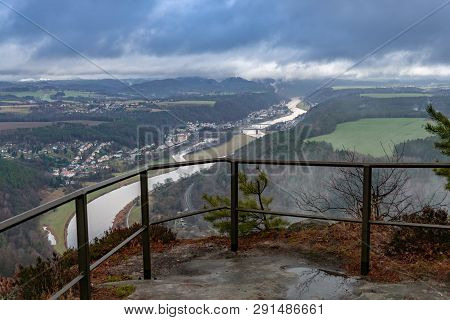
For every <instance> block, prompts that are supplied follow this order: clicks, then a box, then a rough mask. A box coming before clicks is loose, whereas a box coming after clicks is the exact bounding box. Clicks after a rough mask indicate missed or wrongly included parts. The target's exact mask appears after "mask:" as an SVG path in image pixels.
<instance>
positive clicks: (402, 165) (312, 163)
mask: <svg viewBox="0 0 450 320" xmlns="http://www.w3.org/2000/svg"><path fill="white" fill-rule="evenodd" d="M229 161H230V162H233V161H234V162H238V163H241V164H259V165H280V166H305V167H339V168H346V167H347V168H348V167H350V168H363V167H371V168H405V169H407V168H417V169H420V168H430V169H436V168H450V163H442V162H431V163H410V162H398V163H397V162H396V163H392V162H384V163H382V162H377V163H376V162H374V163H370V162H338V161H291V160H275V159H274V160H262V159H253V160H247V159H229Z"/></svg>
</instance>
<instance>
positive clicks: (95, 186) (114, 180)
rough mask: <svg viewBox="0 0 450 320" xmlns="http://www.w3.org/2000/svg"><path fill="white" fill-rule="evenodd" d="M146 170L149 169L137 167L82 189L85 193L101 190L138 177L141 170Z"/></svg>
mask: <svg viewBox="0 0 450 320" xmlns="http://www.w3.org/2000/svg"><path fill="white" fill-rule="evenodd" d="M144 171H147V169H146V168H137V169H134V170H131V171H128V172H126V173H124V174H121V175H119V176H117V177H112V178H110V179H107V180H105V181H102V182H99V183H96V184H93V185H91V186H89V187H86V188H83V189H81V190H83V191H84V193H85V194H88V193H92V192H94V191H97V190H100V189H103V188H106V187H109V186H112V185H113V184H116V183H119V182H122V181H125V180H128V179H130V178H133V177H136V176H138V175H139V174H140V173H141V172H144Z"/></svg>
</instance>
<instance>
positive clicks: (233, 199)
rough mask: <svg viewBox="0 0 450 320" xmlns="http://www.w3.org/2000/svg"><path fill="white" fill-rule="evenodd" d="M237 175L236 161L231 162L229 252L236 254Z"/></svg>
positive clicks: (237, 166)
mask: <svg viewBox="0 0 450 320" xmlns="http://www.w3.org/2000/svg"><path fill="white" fill-rule="evenodd" d="M238 174H239V163H238V162H237V161H234V160H233V161H232V162H231V229H230V238H231V251H234V252H236V251H237V250H238V210H237V209H238V203H239V200H238V191H239V184H238Z"/></svg>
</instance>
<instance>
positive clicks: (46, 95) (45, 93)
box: [0, 90, 96, 101]
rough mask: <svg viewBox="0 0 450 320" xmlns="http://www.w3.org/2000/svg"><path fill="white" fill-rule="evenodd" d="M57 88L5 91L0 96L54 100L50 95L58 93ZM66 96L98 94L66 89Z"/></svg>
mask: <svg viewBox="0 0 450 320" xmlns="http://www.w3.org/2000/svg"><path fill="white" fill-rule="evenodd" d="M56 93H57V91H56V90H36V91H4V92H0V96H6V95H12V96H16V97H17V98H24V97H33V98H34V99H40V100H43V101H53V100H52V99H51V98H50V97H51V96H52V95H54V94H56ZM64 94H65V97H68V98H69V97H72V98H74V97H92V96H96V94H95V93H92V92H85V91H77V90H64Z"/></svg>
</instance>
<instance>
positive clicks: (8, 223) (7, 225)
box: [0, 158, 450, 233]
mask: <svg viewBox="0 0 450 320" xmlns="http://www.w3.org/2000/svg"><path fill="white" fill-rule="evenodd" d="M218 162H238V163H241V164H259V165H289V166H290V165H293V166H311V167H354V168H362V167H371V168H418V169H419V168H430V169H435V168H450V163H440V162H435V163H359V162H357V163H356V162H351V163H349V162H329V161H287V160H246V159H231V158H213V159H204V160H192V161H184V162H174V163H166V164H157V165H149V166H146V167H144V168H138V169H135V170H132V171H130V172H127V173H125V174H123V175H120V176H118V177H114V178H111V179H108V180H106V181H103V182H100V183H97V184H95V185H92V186H89V187H86V188H83V189H80V190H77V191H75V192H73V193H71V194H68V195H66V196H63V197H61V198H59V199H56V200H54V201H51V202H48V203H46V204H43V205H41V206H39V207H36V208H33V209H31V210H28V211H26V212H23V213H21V214H18V215H16V216H14V217H12V218H9V219H7V220H4V221H2V222H0V233H1V232H4V231H6V230H8V229H11V228H13V227H15V226H17V225H19V224H21V223H23V222H26V221H28V220H30V219H33V218H35V217H37V216H39V215H42V214H44V213H46V212H48V211H50V210H52V209H54V208H57V207H59V206H61V205H63V204H66V203H68V202H70V201H72V200H74V199H75V198H76V197H77V196H79V195H82V194H88V193H91V192H94V191H96V190H99V189H102V188H105V187H108V186H110V185H113V184H115V183H118V182H122V181H124V180H127V179H129V178H132V177H134V176H137V175H138V174H140V173H141V172H144V171H147V170H158V169H169V168H178V167H183V166H192V165H199V164H207V163H218Z"/></svg>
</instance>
